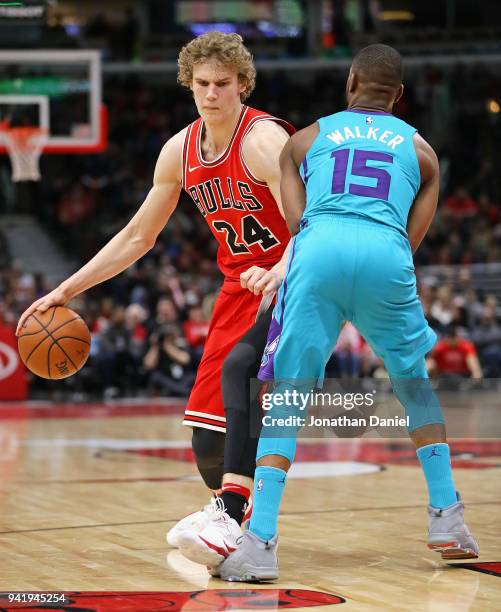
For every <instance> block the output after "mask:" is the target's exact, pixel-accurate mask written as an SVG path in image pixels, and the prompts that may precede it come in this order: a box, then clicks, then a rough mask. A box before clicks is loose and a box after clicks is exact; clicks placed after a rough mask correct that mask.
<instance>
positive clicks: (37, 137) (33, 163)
mask: <svg viewBox="0 0 501 612" xmlns="http://www.w3.org/2000/svg"><path fill="white" fill-rule="evenodd" d="M0 138H1V139H2V140H3V142H4V144H5V147H6V149H7V152H8V153H9V157H10V163H11V166H12V180H13V181H15V182H19V181H39V180H40V178H41V176H40V166H39V161H40V155H41V154H42V150H43V148H44V145H45V143H46V142H47V130H44V129H43V128H39V127H35V126H31V125H30V126H22V127H10V125H9V123H8V122H7V121H3V122H1V123H0Z"/></svg>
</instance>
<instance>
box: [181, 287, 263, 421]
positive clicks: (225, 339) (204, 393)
mask: <svg viewBox="0 0 501 612" xmlns="http://www.w3.org/2000/svg"><path fill="white" fill-rule="evenodd" d="M261 298H262V296H261V295H254V294H253V293H251V292H250V291H249V290H248V289H242V287H241V286H240V282H238V281H230V280H225V281H224V283H223V286H222V287H221V292H220V294H219V296H218V298H217V300H216V302H215V304H214V310H213V311H212V316H211V320H210V325H209V333H208V336H207V340H206V342H205V347H204V352H203V355H202V360H201V361H200V365H199V366H198V371H197V376H196V378H195V384H194V385H193V389H192V390H191V394H190V397H189V399H188V404H187V406H186V411H185V413H184V414H185V416H184V421H183V425H189V426H190V427H204V428H205V429H213V430H214V431H221V432H223V433H225V431H226V417H225V413H224V405H223V397H222V393H221V371H222V367H223V362H224V360H225V359H226V357H227V355H228V353H229V352H230V351H231V349H232V348H233V347H234V346H235V344H236V343H237V342H238V340H240V338H241V337H242V336H243V335H244V334H245V333H246V332H247V331H248V330H249V329H250V328H251V327H252V326H253V325H254V321H255V320H256V313H257V309H258V307H259V304H260V302H261Z"/></svg>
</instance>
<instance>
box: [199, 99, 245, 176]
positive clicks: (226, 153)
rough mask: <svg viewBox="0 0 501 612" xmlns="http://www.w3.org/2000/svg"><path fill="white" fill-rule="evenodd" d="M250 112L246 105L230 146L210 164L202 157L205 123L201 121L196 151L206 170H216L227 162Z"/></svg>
mask: <svg viewBox="0 0 501 612" xmlns="http://www.w3.org/2000/svg"><path fill="white" fill-rule="evenodd" d="M248 110H249V107H248V106H245V105H244V106H243V107H242V112H241V113H240V117H239V119H238V122H237V124H236V126H235V129H234V130H233V134H232V135H231V138H230V142H229V143H228V146H227V147H226V149H225V150H224V151H223V152H222V153H221V155H219V156H218V157H216V159H213V160H212V161H210V162H208V161H205V160H204V158H203V156H202V129H203V125H204V122H203V121H200V125H199V126H198V130H197V134H196V139H197V146H196V149H197V157H198V161H199V162H200V164H201V165H202V166H204V168H214V167H215V166H219V164H221V163H222V162H224V161H226V159H227V158H228V156H229V155H230V153H231V149H232V148H233V143H234V142H235V138H236V135H237V134H238V131H239V130H240V126H241V125H242V122H243V120H244V117H245V115H246V114H247V111H248Z"/></svg>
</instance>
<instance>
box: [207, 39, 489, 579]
mask: <svg viewBox="0 0 501 612" xmlns="http://www.w3.org/2000/svg"><path fill="white" fill-rule="evenodd" d="M346 92H347V102H348V108H347V110H345V111H343V112H340V113H336V114H334V115H330V116H328V117H323V118H321V119H319V120H318V121H317V122H316V123H314V124H313V125H310V126H309V127H307V128H305V129H304V130H301V131H300V132H298V133H297V134H296V135H294V136H293V137H292V138H291V139H290V141H289V142H288V143H287V144H286V145H285V148H284V150H283V151H282V155H281V160H280V162H281V168H282V180H281V192H282V201H283V206H284V211H285V216H286V219H287V223H288V226H289V229H290V230H291V233H292V234H294V235H295V237H294V241H293V245H292V248H291V255H290V258H289V264H288V271H287V274H286V277H285V280H284V283H283V284H282V287H281V289H280V292H279V295H278V298H277V306H276V307H275V311H274V313H273V319H272V323H271V327H270V331H269V335H268V345H267V349H266V350H265V355H264V358H263V363H262V367H261V372H260V377H261V378H263V379H268V380H270V379H274V381H275V387H274V394H273V397H272V404H273V407H272V410H271V412H270V413H268V414H270V415H271V416H272V417H286V416H288V414H289V415H290V414H291V412H290V410H291V408H290V407H289V408H288V410H287V408H286V407H283V405H282V403H283V398H284V391H287V390H291V389H294V388H295V389H297V388H298V387H301V386H304V385H305V384H306V382H307V381H310V383H309V385H307V387H306V388H307V389H308V390H311V388H312V386H315V381H318V380H322V378H323V376H324V368H325V365H326V362H327V360H328V358H329V356H330V355H331V353H332V349H333V347H334V345H335V344H336V339H337V337H338V334H339V331H340V328H341V325H342V323H343V321H345V320H349V321H352V322H353V324H354V325H355V326H356V327H357V329H358V330H359V331H360V333H361V334H362V335H363V336H364V337H365V338H366V339H367V341H368V342H369V343H370V345H371V346H372V348H373V349H374V350H375V352H376V353H377V354H378V355H379V356H380V357H381V358H382V359H383V360H384V363H385V366H386V368H387V370H388V373H389V376H390V379H391V381H392V385H393V389H394V391H395V393H396V395H397V397H398V398H399V400H400V402H401V403H402V404H403V406H404V407H405V410H406V415H407V416H408V418H409V423H410V424H409V427H408V429H409V433H410V436H411V438H412V440H413V442H414V444H415V446H416V448H417V456H418V458H419V461H420V464H421V466H422V469H423V472H424V476H425V479H426V482H427V485H428V491H429V507H428V514H429V538H428V546H429V548H431V549H434V550H437V551H440V552H441V554H442V557H443V558H444V559H457V558H475V557H477V556H478V547H477V544H476V542H475V540H474V539H473V537H472V536H471V534H470V532H469V531H468V528H467V527H466V525H465V523H464V518H463V512H464V507H463V504H462V503H461V501H460V500H459V496H458V494H457V492H456V488H455V486H454V483H453V479H452V472H451V465H450V453H449V446H448V444H447V441H446V434H445V426H444V420H443V416H442V412H441V409H440V406H439V404H438V401H437V398H436V397H435V395H434V393H433V391H432V389H431V386H430V384H429V380H428V377H427V371H426V367H425V354H426V353H427V352H428V351H429V350H430V349H431V348H432V346H433V345H434V343H435V341H436V336H435V333H434V332H433V331H432V330H431V329H430V328H429V327H428V324H427V322H426V319H425V318H424V314H423V310H422V307H421V304H420V302H419V299H418V296H417V293H416V279H415V274H414V267H413V260H412V253H413V252H415V251H416V249H417V248H418V247H419V245H420V243H421V241H422V240H423V238H424V236H425V234H426V232H427V230H428V228H429V226H430V224H431V221H432V218H433V215H434V213H435V210H436V206H437V199H438V191H439V167H438V160H437V157H436V155H435V153H434V151H433V149H432V148H431V147H430V145H429V144H428V143H427V142H425V141H424V140H423V138H421V136H419V134H417V132H416V130H415V129H414V128H413V127H411V126H410V125H408V124H407V123H405V122H404V121H401V120H400V119H397V118H396V117H394V116H393V115H392V114H391V112H392V109H393V106H394V104H395V103H396V102H397V101H398V100H399V99H400V98H401V96H402V93H403V85H402V60H401V57H400V55H399V54H398V52H397V51H395V50H394V49H392V48H391V47H388V46H386V45H371V46H369V47H366V48H365V49H363V50H362V51H360V53H359V54H358V55H357V56H356V57H355V59H354V61H353V64H352V67H351V70H350V74H349V77H348V82H347V87H346ZM290 381H294V384H293V385H291V383H290ZM305 381H306V382H305ZM279 394H280V401H279V399H278V397H279ZM303 416H304V414H303ZM268 422H271V421H268ZM267 429H269V428H263V431H262V433H261V438H260V441H259V447H258V453H257V466H258V467H257V469H256V472H255V476H254V504H255V506H254V512H253V514H252V518H251V522H250V529H249V531H247V532H245V533H244V535H243V539H242V541H241V544H240V546H239V547H238V548H237V550H236V551H235V552H234V553H232V554H231V555H230V556H229V557H228V558H227V559H226V560H225V561H224V562H223V563H222V564H221V565H220V566H219V568H218V573H219V574H220V576H221V577H222V578H224V579H226V580H240V581H246V580H252V581H254V580H270V579H274V578H276V577H277V576H278V566H277V557H276V548H277V535H276V530H277V518H278V512H279V506H280V501H281V497H282V493H283V489H284V487H285V480H286V473H287V471H288V469H289V467H290V465H291V463H292V461H293V459H294V454H295V447H296V437H295V433H296V431H295V429H293V430H292V432H290V430H289V433H288V434H285V435H280V432H277V430H275V431H274V432H273V430H272V433H271V434H270V432H269V431H266V430H267ZM282 432H283V428H282Z"/></svg>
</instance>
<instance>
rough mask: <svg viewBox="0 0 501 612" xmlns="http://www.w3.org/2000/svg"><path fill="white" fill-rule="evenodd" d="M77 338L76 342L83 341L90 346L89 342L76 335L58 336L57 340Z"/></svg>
mask: <svg viewBox="0 0 501 612" xmlns="http://www.w3.org/2000/svg"><path fill="white" fill-rule="evenodd" d="M66 339H67V340H77V341H78V342H83V343H84V344H86V345H87V346H90V342H87V340H84V339H83V338H77V337H76V336H59V338H58V340H66Z"/></svg>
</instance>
